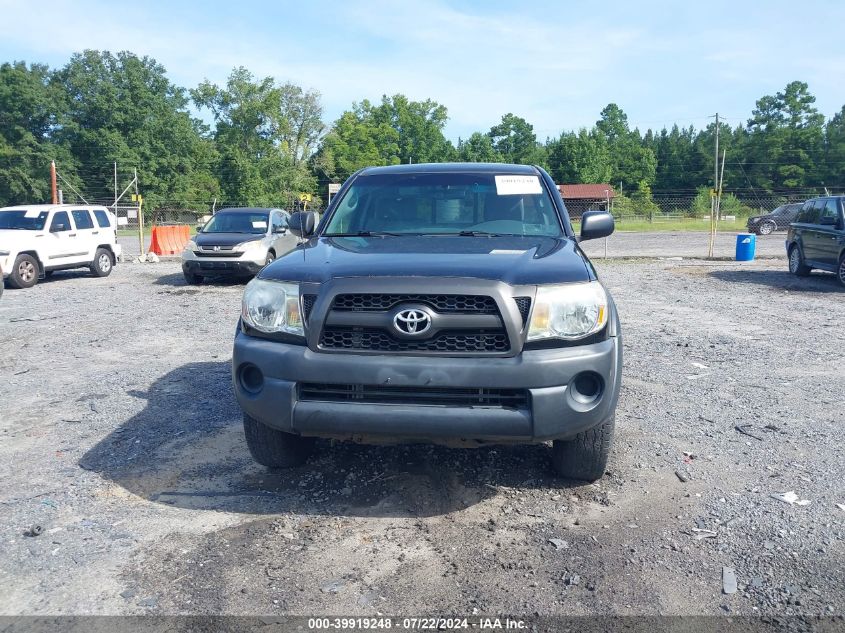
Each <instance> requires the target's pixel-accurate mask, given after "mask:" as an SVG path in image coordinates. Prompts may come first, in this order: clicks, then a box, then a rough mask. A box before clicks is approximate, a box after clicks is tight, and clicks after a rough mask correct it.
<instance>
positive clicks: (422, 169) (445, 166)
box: [361, 163, 540, 176]
mask: <svg viewBox="0 0 845 633" xmlns="http://www.w3.org/2000/svg"><path fill="white" fill-rule="evenodd" d="M468 172H476V173H479V172H481V173H490V174H494V173H495V174H531V175H534V176H538V175H539V174H540V172H539V170H538V169H537V168H536V167H534V166H533V165H510V164H507V163H416V164H411V165H387V166H385V167H366V168H364V169H363V170H362V171H361V175H362V176H370V175H374V174H431V173H468Z"/></svg>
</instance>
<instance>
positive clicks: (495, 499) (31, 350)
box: [0, 260, 845, 617]
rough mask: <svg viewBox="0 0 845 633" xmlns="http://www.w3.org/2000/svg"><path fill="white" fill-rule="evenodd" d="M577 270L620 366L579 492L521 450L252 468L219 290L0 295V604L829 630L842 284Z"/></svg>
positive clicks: (53, 287)
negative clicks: (576, 618) (633, 620)
mask: <svg viewBox="0 0 845 633" xmlns="http://www.w3.org/2000/svg"><path fill="white" fill-rule="evenodd" d="M595 263H596V266H597V268H598V269H599V272H600V274H601V275H602V277H603V279H604V281H605V283H606V285H607V286H608V287H609V289H610V290H611V292H612V293H613V295H614V297H615V300H616V302H617V304H618V306H619V310H620V314H621V318H622V326H623V331H624V344H625V374H624V380H623V393H622V397H621V400H620V404H619V410H618V415H617V420H618V425H617V427H618V435H617V437H616V442H615V449H614V452H613V455H612V457H611V462H610V466H609V470H608V473H607V474H606V475H605V477H604V478H603V479H602V480H600V481H599V482H597V483H596V484H592V485H583V484H580V483H577V482H569V481H562V480H559V479H555V478H554V477H552V476H551V475H550V474H549V470H548V449H547V447H545V446H517V447H489V448H483V449H477V450H467V449H447V448H441V447H431V446H377V447H372V446H356V445H350V444H343V443H332V442H327V441H326V442H322V443H321V445H320V447H319V450H318V451H317V453H316V455H315V456H314V457H313V458H312V459H311V460H310V461H309V462H308V463H307V464H305V465H304V466H302V467H299V468H296V469H294V470H291V471H286V472H278V473H276V472H274V473H270V472H267V471H266V470H264V469H262V468H261V467H259V466H257V465H255V464H254V463H253V462H252V460H251V459H250V458H249V455H248V453H247V449H246V446H245V444H244V440H243V434H242V430H241V427H240V416H239V411H238V407H237V405H236V403H235V401H234V398H233V396H232V393H231V386H230V376H229V361H230V358H231V339H232V335H233V332H234V328H235V323H236V321H237V317H238V311H239V302H240V294H241V292H242V286H241V285H239V284H232V283H218V284H209V285H203V286H201V287H197V288H193V287H187V286H185V285H184V282H183V280H182V277H181V273H180V269H179V265H178V262H173V261H162V262H160V263H156V264H123V265H119V266H118V267H116V269H115V271H114V273H113V274H112V275H111V276H110V277H108V278H104V279H95V278H92V277H90V276H88V275H86V274H83V273H77V272H67V273H56V274H55V275H54V277H53V279H51V280H49V281H46V282H44V283H41V284H39V285H38V286H36V287H35V288H33V289H31V290H29V291H13V290H9V291H7V292H6V293H4V295H3V298H2V299H0V341H2V346H0V381H2V384H3V385H4V388H3V397H2V400H0V438H2V441H0V514H2V516H3V520H2V522H0V543H2V547H0V613H3V614H42V615H46V614H50V615H55V614H171V613H180V614H194V613H199V614H207V613H226V614H302V615H308V614H314V613H329V614H339V615H353V614H357V615H375V614H377V613H384V614H419V613H431V612H433V611H436V612H437V613H444V614H464V615H470V614H497V613H509V614H514V615H527V616H531V615H534V614H540V615H550V614H567V615H587V614H607V615H610V614H622V615H629V614H630V615H641V614H649V615H759V614H762V615H766V616H773V617H780V616H788V615H792V614H797V615H803V616H816V615H842V612H843V609H845V583H843V582H842V580H843V575H842V568H843V561H845V510H843V509H842V508H840V507H839V506H838V504H845V484H843V478H842V475H843V473H845V452H843V451H842V449H841V447H842V444H843V436H844V435H845V430H843V424H842V421H843V413H842V411H843V409H842V403H843V400H842V393H843V392H845V373H843V371H842V367H843V357H845V329H843V320H842V318H843V314H845V292H843V291H842V290H841V289H840V288H839V287H838V286H837V284H836V282H835V280H834V279H833V277H832V276H830V275H822V274H814V275H813V276H812V277H810V278H808V279H796V278H794V277H791V276H790V275H788V274H787V273H786V272H785V268H786V264H785V260H776V261H766V262H752V263H749V264H743V265H739V264H735V263H729V262H715V263H706V262H703V261H697V260H681V261H667V260H663V261H627V260H608V261H606V262H605V261H601V260H596V262H595ZM786 493H794V494H786ZM805 502H806V503H805Z"/></svg>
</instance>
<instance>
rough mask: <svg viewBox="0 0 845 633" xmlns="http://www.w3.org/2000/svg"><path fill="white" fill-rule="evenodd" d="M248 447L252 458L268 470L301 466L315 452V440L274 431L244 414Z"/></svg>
mask: <svg viewBox="0 0 845 633" xmlns="http://www.w3.org/2000/svg"><path fill="white" fill-rule="evenodd" d="M244 433H245V434H246V445H247V446H248V447H249V452H250V453H251V454H252V458H253V459H254V460H255V461H257V462H258V463H259V464H261V465H262V466H267V468H291V467H293V466H300V465H301V464H304V463H305V460H307V459H308V457H309V456H310V455H311V453H313V452H314V441H315V440H314V438H313V437H302V436H300V435H293V434H292V433H285V432H284V431H278V430H276V429H272V428H270V427H269V426H267V425H266V424H262V423H261V422H259V421H258V420H256V419H254V418H251V417H250V416H248V415H247V414H244Z"/></svg>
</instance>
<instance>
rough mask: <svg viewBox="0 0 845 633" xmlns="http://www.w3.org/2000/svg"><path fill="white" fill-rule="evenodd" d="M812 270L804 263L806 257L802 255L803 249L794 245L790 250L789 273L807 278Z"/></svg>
mask: <svg viewBox="0 0 845 633" xmlns="http://www.w3.org/2000/svg"><path fill="white" fill-rule="evenodd" d="M810 270H812V269H811V268H810V267H809V266H807V264H805V263H804V255H803V254H802V253H801V247H800V246H798V245H797V244H794V245H793V246H792V248H790V249H789V272H791V273H792V274H793V275H796V276H798V277H806V276H807V275H809V274H810Z"/></svg>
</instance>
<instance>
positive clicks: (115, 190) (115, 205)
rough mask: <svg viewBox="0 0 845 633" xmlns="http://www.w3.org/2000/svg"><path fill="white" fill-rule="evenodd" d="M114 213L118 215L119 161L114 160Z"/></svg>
mask: <svg viewBox="0 0 845 633" xmlns="http://www.w3.org/2000/svg"><path fill="white" fill-rule="evenodd" d="M112 208H113V209H114V215H115V217H117V161H114V206H113V207H112Z"/></svg>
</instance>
